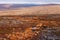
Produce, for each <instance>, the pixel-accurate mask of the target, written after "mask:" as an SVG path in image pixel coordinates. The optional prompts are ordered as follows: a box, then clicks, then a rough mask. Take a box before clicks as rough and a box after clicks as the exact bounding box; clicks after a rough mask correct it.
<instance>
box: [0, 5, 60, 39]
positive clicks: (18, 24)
mask: <svg viewBox="0 0 60 40" xmlns="http://www.w3.org/2000/svg"><path fill="white" fill-rule="evenodd" d="M49 28H50V29H49ZM48 29H49V31H48ZM46 30H47V31H46ZM51 30H53V31H52V33H51ZM47 32H50V34H51V36H53V35H55V36H56V37H60V5H54V6H36V7H30V8H21V9H16V10H6V11H0V40H43V39H44V40H46V38H44V37H45V35H46V33H47ZM44 34H45V35H44ZM52 34H53V35H52ZM48 37H50V36H48ZM47 40H48V39H47Z"/></svg>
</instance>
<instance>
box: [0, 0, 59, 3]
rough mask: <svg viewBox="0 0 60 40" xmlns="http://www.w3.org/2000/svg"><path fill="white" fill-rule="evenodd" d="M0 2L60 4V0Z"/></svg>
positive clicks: (6, 1)
mask: <svg viewBox="0 0 60 40" xmlns="http://www.w3.org/2000/svg"><path fill="white" fill-rule="evenodd" d="M0 3H36V4H46V3H58V4H60V0H0Z"/></svg>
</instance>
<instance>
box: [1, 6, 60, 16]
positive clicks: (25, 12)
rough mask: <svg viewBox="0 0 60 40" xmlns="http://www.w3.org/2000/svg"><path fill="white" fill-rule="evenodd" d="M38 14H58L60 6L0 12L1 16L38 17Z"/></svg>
mask: <svg viewBox="0 0 60 40" xmlns="http://www.w3.org/2000/svg"><path fill="white" fill-rule="evenodd" d="M40 14H60V5H50V6H35V7H26V8H17V9H13V10H4V11H0V16H1V15H40Z"/></svg>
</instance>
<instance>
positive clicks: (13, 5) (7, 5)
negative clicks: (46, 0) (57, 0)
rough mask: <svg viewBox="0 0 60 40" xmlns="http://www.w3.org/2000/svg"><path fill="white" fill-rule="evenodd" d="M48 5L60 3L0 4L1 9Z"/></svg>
mask: <svg viewBox="0 0 60 40" xmlns="http://www.w3.org/2000/svg"><path fill="white" fill-rule="evenodd" d="M48 5H58V4H0V10H5V9H17V8H22V7H32V6H48Z"/></svg>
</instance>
